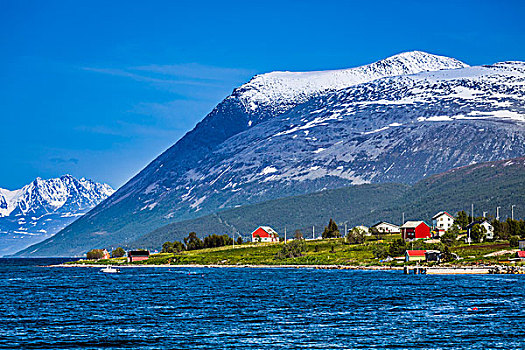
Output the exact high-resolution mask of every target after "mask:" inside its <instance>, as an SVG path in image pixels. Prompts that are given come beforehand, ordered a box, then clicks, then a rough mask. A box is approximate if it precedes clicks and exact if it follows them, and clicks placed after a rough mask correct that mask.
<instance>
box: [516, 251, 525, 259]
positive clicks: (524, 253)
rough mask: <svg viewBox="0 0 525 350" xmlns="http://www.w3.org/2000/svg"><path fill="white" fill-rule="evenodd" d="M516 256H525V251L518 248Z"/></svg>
mask: <svg viewBox="0 0 525 350" xmlns="http://www.w3.org/2000/svg"><path fill="white" fill-rule="evenodd" d="M518 258H525V252H524V251H522V250H520V251H519V252H518Z"/></svg>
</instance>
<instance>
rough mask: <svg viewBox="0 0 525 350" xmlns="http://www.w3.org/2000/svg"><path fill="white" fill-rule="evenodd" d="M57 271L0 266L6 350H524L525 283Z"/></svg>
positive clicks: (6, 262) (280, 273)
mask: <svg viewBox="0 0 525 350" xmlns="http://www.w3.org/2000/svg"><path fill="white" fill-rule="evenodd" d="M56 262H59V261H58V260H33V259H31V260H30V259H28V260H24V259H18V260H14V259H0V316H1V319H0V348H8V349H16V348H24V349H69V348H89V349H91V348H93V349H95V348H104V349H112V348H115V349H117V348H118V349H122V348H129V349H279V348H281V349H303V348H308V349H394V348H395V349H409V348H410V349H414V348H419V349H523V348H525V340H524V339H525V327H524V321H525V317H524V316H523V315H524V312H523V307H524V303H525V298H524V297H525V291H524V286H525V283H524V282H525V275H477V276H432V275H429V276H424V275H421V276H415V275H410V276H406V275H403V274H402V273H401V272H399V271H392V272H390V271H388V272H377V271H348V270H311V269H279V268H272V269H241V268H238V269H237V268H215V269H212V268H128V269H122V273H120V274H118V275H110V274H104V273H101V272H99V269H95V268H46V267H41V265H46V264H50V263H56ZM474 308H477V309H478V310H477V311H475V310H474V311H473V309H474Z"/></svg>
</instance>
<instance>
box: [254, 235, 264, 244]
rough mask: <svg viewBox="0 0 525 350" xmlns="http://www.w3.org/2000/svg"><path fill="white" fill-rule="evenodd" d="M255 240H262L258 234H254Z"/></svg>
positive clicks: (258, 241)
mask: <svg viewBox="0 0 525 350" xmlns="http://www.w3.org/2000/svg"><path fill="white" fill-rule="evenodd" d="M255 241H256V242H257V243H261V241H262V239H261V236H259V235H255Z"/></svg>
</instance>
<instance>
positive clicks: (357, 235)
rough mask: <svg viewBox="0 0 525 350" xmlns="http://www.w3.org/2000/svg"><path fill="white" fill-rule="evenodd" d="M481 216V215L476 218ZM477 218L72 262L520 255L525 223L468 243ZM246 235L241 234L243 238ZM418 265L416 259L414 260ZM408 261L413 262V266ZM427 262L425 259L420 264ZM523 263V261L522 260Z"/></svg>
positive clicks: (506, 224) (321, 261) (194, 240)
mask: <svg viewBox="0 0 525 350" xmlns="http://www.w3.org/2000/svg"><path fill="white" fill-rule="evenodd" d="M475 219H479V218H474V220H475ZM472 221H473V218H470V217H468V216H467V215H466V214H465V212H459V213H458V214H457V216H456V219H455V223H454V225H453V226H452V227H451V228H450V229H449V230H448V231H447V232H446V233H445V234H444V235H443V236H441V238H440V239H429V240H415V241H405V240H403V239H402V238H401V235H400V234H379V233H378V232H372V234H371V235H366V233H365V232H364V231H363V230H362V229H361V228H360V227H354V228H353V229H350V230H349V231H348V232H347V233H346V235H345V237H341V233H340V231H339V228H338V226H337V224H336V223H335V222H334V221H333V220H332V219H330V222H329V224H328V226H326V227H325V230H324V232H323V238H321V239H317V240H305V239H304V238H303V234H302V232H301V231H300V230H297V231H296V232H295V235H294V237H295V239H294V240H290V241H288V242H284V241H283V240H282V239H281V241H280V242H278V243H275V242H273V243H261V242H248V243H243V242H242V239H238V240H236V243H235V244H234V241H233V239H232V238H231V237H229V236H228V235H215V234H214V235H209V236H206V237H204V239H200V238H199V237H198V236H197V234H196V233H195V232H190V233H189V235H188V236H187V237H185V238H184V243H183V242H179V241H174V242H169V241H168V242H165V243H164V244H163V245H162V251H161V252H160V253H158V254H152V255H150V257H149V259H147V260H144V261H137V262H132V263H128V262H127V259H126V258H125V257H124V254H122V253H123V252H124V250H123V249H122V248H117V249H115V250H114V251H113V252H112V258H109V259H104V258H102V253H103V251H102V250H100V249H93V250H91V251H90V252H88V254H87V260H80V261H76V262H72V264H100V265H113V264H115V265H122V264H130V265H165V264H166V265H346V266H363V267H365V266H397V265H403V264H407V262H405V261H404V254H405V252H406V251H407V250H439V251H440V252H441V253H442V256H441V261H442V263H445V264H454V265H473V264H501V263H508V262H509V259H510V258H513V257H514V255H515V249H514V250H512V249H513V248H515V247H517V246H518V240H519V238H520V237H521V238H524V237H525V221H523V220H519V221H518V220H511V219H507V220H506V221H498V220H493V221H492V225H493V227H494V239H493V240H487V239H486V232H484V229H482V228H481V227H480V225H474V226H473V227H472V229H471V238H472V241H473V242H474V243H473V244H468V243H465V237H466V230H465V229H464V228H465V227H466V226H467V225H468V223H469V222H472ZM239 238H240V237H239ZM411 263H414V262H411ZM411 263H408V264H411ZM419 263H420V264H425V263H424V262H419ZM518 264H521V262H518Z"/></svg>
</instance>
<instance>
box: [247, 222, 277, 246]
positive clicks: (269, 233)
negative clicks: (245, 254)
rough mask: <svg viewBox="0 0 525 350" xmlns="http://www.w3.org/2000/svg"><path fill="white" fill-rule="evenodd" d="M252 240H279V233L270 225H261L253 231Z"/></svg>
mask: <svg viewBox="0 0 525 350" xmlns="http://www.w3.org/2000/svg"><path fill="white" fill-rule="evenodd" d="M252 242H279V235H278V234H277V232H275V230H274V229H273V228H271V227H269V226H259V227H257V229H256V230H255V231H253V232H252Z"/></svg>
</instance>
